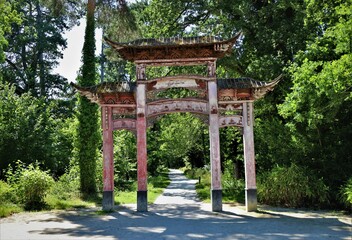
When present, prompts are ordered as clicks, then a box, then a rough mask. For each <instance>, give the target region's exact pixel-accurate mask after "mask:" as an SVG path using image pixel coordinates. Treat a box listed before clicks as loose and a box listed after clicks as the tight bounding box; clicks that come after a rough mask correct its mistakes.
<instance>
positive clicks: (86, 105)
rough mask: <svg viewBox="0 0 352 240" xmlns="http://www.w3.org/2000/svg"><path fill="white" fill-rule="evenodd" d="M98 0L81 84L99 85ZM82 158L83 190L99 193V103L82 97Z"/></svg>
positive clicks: (91, 4) (90, 7)
mask: <svg viewBox="0 0 352 240" xmlns="http://www.w3.org/2000/svg"><path fill="white" fill-rule="evenodd" d="M95 7H96V3H95V0H89V1H88V4H87V15H86V22H87V25H86V29H85V36H84V44H83V50H82V54H83V55H82V61H83V66H82V76H81V78H79V79H78V83H79V84H80V85H81V86H90V85H94V84H96V66H95V34H94V31H95V17H94V13H95ZM78 121H79V125H78V135H77V136H78V146H77V147H78V151H79V152H78V161H79V166H80V182H81V192H82V193H83V195H84V196H85V197H87V196H90V195H95V194H96V192H97V187H96V182H95V181H96V161H97V158H98V147H99V141H100V139H99V135H98V106H97V104H95V103H91V102H90V101H89V100H88V99H87V98H86V97H83V96H79V101H78Z"/></svg>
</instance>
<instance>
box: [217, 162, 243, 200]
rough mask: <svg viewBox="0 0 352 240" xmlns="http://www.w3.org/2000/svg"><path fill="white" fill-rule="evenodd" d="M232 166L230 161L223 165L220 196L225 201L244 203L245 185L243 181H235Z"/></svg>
mask: <svg viewBox="0 0 352 240" xmlns="http://www.w3.org/2000/svg"><path fill="white" fill-rule="evenodd" d="M234 170H235V169H234V165H233V162H232V161H231V160H228V161H226V162H225V164H224V174H223V175H222V194H223V198H224V200H225V201H236V202H244V198H245V197H244V189H245V184H244V180H243V179H236V178H235V172H234Z"/></svg>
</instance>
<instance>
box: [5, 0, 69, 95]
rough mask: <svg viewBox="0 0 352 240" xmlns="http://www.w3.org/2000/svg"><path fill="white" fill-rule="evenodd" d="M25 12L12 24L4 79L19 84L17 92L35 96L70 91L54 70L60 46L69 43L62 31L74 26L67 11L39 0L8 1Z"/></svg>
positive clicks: (60, 93) (7, 36)
mask: <svg viewBox="0 0 352 240" xmlns="http://www.w3.org/2000/svg"><path fill="white" fill-rule="evenodd" d="M9 2H10V3H11V6H12V8H13V9H16V10H17V12H19V13H20V14H21V16H22V19H23V20H22V22H21V24H13V25H12V28H11V34H7V35H6V38H7V39H11V41H9V44H8V46H7V47H6V48H5V53H6V57H5V62H4V63H2V64H1V73H2V75H3V78H4V80H5V81H7V82H10V83H12V84H14V85H15V86H16V93H17V94H23V93H25V92H30V93H31V94H32V96H34V97H40V96H42V97H48V98H50V97H54V96H55V97H58V96H62V95H63V94H65V93H66V92H67V91H68V84H67V80H66V79H65V78H64V77H62V76H60V75H59V74H55V73H53V69H54V67H56V66H57V64H58V60H59V59H60V58H61V57H62V53H61V50H62V49H64V48H65V47H66V41H65V39H64V38H63V34H62V33H63V32H64V31H65V30H68V29H69V27H70V26H72V25H73V24H72V21H71V19H69V18H68V17H67V15H60V16H56V15H55V14H54V11H52V10H51V9H49V8H48V7H47V6H45V5H44V4H43V3H42V2H41V1H39V0H31V1H23V0H16V1H9Z"/></svg>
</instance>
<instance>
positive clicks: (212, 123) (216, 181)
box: [208, 81, 221, 190]
mask: <svg viewBox="0 0 352 240" xmlns="http://www.w3.org/2000/svg"><path fill="white" fill-rule="evenodd" d="M208 96H209V139H210V162H211V189H212V190H221V162H220V136H219V115H218V98H217V85H216V82H215V81H214V82H213V81H211V82H208Z"/></svg>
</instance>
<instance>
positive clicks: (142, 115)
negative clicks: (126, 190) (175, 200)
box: [136, 73, 147, 191]
mask: <svg viewBox="0 0 352 240" xmlns="http://www.w3.org/2000/svg"><path fill="white" fill-rule="evenodd" d="M137 76H138V73H137ZM145 88H146V86H145V84H138V86H137V125H136V127H137V181H138V191H147V119H146V89H145Z"/></svg>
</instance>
